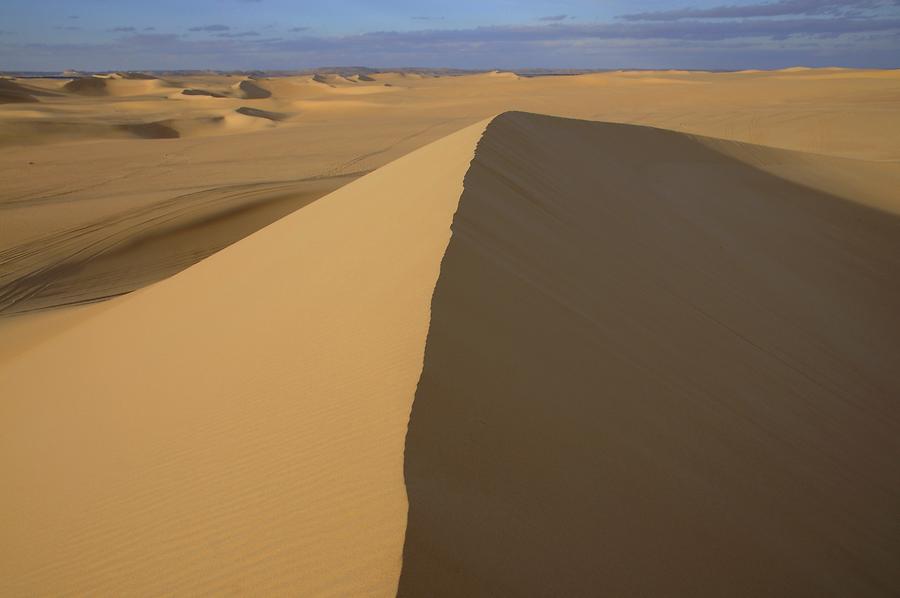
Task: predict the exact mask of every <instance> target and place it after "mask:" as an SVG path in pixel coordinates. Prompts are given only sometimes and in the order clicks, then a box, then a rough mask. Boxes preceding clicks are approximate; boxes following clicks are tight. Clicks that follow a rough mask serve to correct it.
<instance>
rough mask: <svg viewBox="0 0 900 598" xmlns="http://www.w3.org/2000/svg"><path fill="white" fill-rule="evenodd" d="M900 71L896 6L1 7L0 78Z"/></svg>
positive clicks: (778, 2)
mask: <svg viewBox="0 0 900 598" xmlns="http://www.w3.org/2000/svg"><path fill="white" fill-rule="evenodd" d="M801 64H802V65H808V66H827V65H838V66H855V67H862V66H870V67H887V68H893V67H900V0H773V1H762V2H753V1H735V2H730V1H728V0H708V1H703V2H684V1H681V0H636V1H631V2H625V1H623V0H564V1H546V0H524V1H512V0H480V1H475V0H455V1H446V0H438V1H433V2H415V1H413V0H380V1H363V0H320V1H317V2H311V1H306V0H180V1H176V0H150V1H147V0H144V1H140V2H137V1H131V0H80V1H74V0H0V70H62V69H66V68H74V69H82V70H117V69H179V68H183V69H202V68H215V69H301V68H313V67H317V66H330V65H365V66H373V67H397V66H431V67H456V68H501V69H503V68H505V69H509V68H527V67H540V68H708V69H740V68H780V67H785V66H794V65H801Z"/></svg>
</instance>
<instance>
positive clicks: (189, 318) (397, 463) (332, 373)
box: [0, 124, 484, 596]
mask: <svg viewBox="0 0 900 598" xmlns="http://www.w3.org/2000/svg"><path fill="white" fill-rule="evenodd" d="M483 128H484V125H483V124H479V125H475V126H473V127H471V128H467V129H465V130H463V131H460V132H458V133H456V134H454V135H451V136H450V137H448V138H446V139H444V140H442V141H440V142H438V143H436V144H433V145H430V146H428V147H426V148H423V149H422V150H420V151H418V152H416V153H415V154H413V155H410V156H408V157H405V158H402V159H400V160H398V161H396V162H394V163H393V164H391V165H389V166H387V167H385V168H383V169H381V170H379V171H378V172H376V173H373V174H371V175H369V176H368V177H366V178H365V179H363V180H360V181H358V182H356V183H353V184H351V185H348V186H347V187H345V188H343V189H341V190H339V191H337V192H335V193H334V194H332V195H330V196H329V197H327V198H326V199H323V200H322V201H319V202H316V203H314V204H312V205H310V206H307V207H306V208H304V209H302V210H300V211H299V212H297V213H295V214H293V215H292V216H289V217H287V218H285V219H283V220H280V221H279V222H277V223H275V224H273V225H272V226H270V227H268V228H266V229H264V230H262V231H260V232H259V233H258V234H257V235H255V236H252V237H250V238H248V239H246V240H244V241H243V242H241V243H238V244H237V245H235V246H233V247H231V248H229V249H227V250H225V251H223V252H221V253H219V254H217V255H215V256H213V257H211V258H210V259H208V260H205V261H203V262H201V263H200V264H198V265H197V266H196V267H194V268H191V269H189V270H187V271H185V272H183V273H182V274H181V275H178V276H175V277H174V278H171V279H169V280H167V281H165V282H162V283H160V284H158V285H155V286H152V287H150V288H147V289H144V290H142V291H140V292H138V293H135V294H132V295H129V296H127V297H123V298H121V299H118V300H113V301H111V302H107V303H105V304H100V305H99V306H93V307H91V308H88V311H87V312H82V313H80V314H79V319H78V321H77V322H75V323H72V322H68V323H67V325H68V329H66V330H64V331H62V332H58V333H57V334H56V335H55V336H54V335H46V336H45V338H44V339H43V342H40V343H37V344H36V345H35V344H34V343H32V344H31V345H30V346H28V347H26V348H24V349H23V351H22V352H21V353H20V354H19V355H17V356H15V357H13V358H11V359H7V360H6V361H5V363H3V360H0V363H3V364H2V365H0V397H3V400H2V401H0V422H2V424H0V425H2V428H3V429H2V433H0V476H2V479H3V480H4V491H3V493H2V497H0V529H3V542H2V543H0V594H2V595H4V596H33V595H68V594H73V595H95V596H96V595H106V596H111V595H141V596H153V595H156V596H158V595H167V594H173V593H174V594H179V595H197V594H229V593H240V594H253V595H267V596H268V595H285V596H298V595H299V596H320V595H321V596H350V595H362V596H390V595H393V594H394V593H395V591H396V585H397V579H398V576H399V571H400V557H401V551H402V547H403V534H404V529H405V520H406V498H405V491H404V485H403V442H404V437H405V433H406V423H407V419H408V416H409V409H410V405H411V402H412V399H413V394H414V392H415V386H416V382H417V380H418V376H419V373H420V371H421V366H422V356H423V352H424V347H425V335H426V332H427V326H428V312H429V304H430V300H431V295H432V292H433V289H434V285H435V281H436V279H437V276H438V268H439V264H440V260H441V257H442V255H443V252H444V250H445V248H446V245H447V241H448V239H449V237H450V223H451V220H452V217H453V213H454V211H455V210H456V206H457V202H458V200H459V196H460V194H461V192H462V181H463V176H464V174H465V171H466V169H467V167H468V165H469V162H470V161H471V159H472V155H473V152H474V148H475V144H476V142H477V140H478V137H479V136H480V135H481V132H482V130H483ZM98 308H99V309H100V312H99V313H96V311H95V310H96V309H98ZM57 325H58V324H57ZM43 332H44V333H46V330H44V331H43ZM47 337H50V338H47ZM20 340H21V339H20ZM7 357H8V356H7Z"/></svg>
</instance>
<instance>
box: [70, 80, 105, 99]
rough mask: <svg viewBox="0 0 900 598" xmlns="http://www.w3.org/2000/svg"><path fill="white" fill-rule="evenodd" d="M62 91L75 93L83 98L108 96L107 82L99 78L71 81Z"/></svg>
mask: <svg viewBox="0 0 900 598" xmlns="http://www.w3.org/2000/svg"><path fill="white" fill-rule="evenodd" d="M63 89H64V90H65V91H68V92H69V93H77V94H79V95H85V96H105V95H108V94H109V88H108V86H107V81H106V80H105V79H102V78H100V77H79V78H77V79H72V80H71V81H69V82H68V83H66V84H65V85H63Z"/></svg>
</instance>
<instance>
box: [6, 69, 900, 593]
mask: <svg viewBox="0 0 900 598" xmlns="http://www.w3.org/2000/svg"><path fill="white" fill-rule="evenodd" d="M0 180H2V181H3V185H2V187H0V336H2V342H0V427H2V434H0V475H2V479H3V480H4V486H5V488H4V491H3V494H2V497H0V528H2V529H3V530H4V532H3V540H2V542H0V594H2V595H11V596H20V595H21V596H30V595H65V594H73V595H160V594H187V595H196V594H224V593H236V594H255V595H333V596H346V595H366V596H370V595H385V596H387V595H395V594H397V593H399V594H400V595H404V596H443V595H445V596H497V595H504V596H505V595H509V596H529V595H540V596H551V595H560V596H580V595H597V594H604V595H612V596H639V595H641V596H643V595H673V596H698V595H709V596H722V595H729V596H760V595H791V596H832V595H833V596H848V595H872V596H881V595H883V596H891V595H896V594H897V593H900V569H898V568H897V566H896V563H897V562H898V561H900V540H898V539H900V529H898V527H897V526H898V521H900V509H898V505H900V476H898V475H897V465H896V464H897V463H898V462H900V403H898V402H897V398H898V397H900V376H898V373H897V372H900V191H898V190H900V72H896V71H860V70H846V69H816V70H810V69H788V70H785V71H772V72H756V71H753V72H741V73H696V72H672V71H665V72H615V73H601V74H591V75H578V76H555V77H550V76H547V77H520V76H517V75H515V74H512V73H485V74H480V75H467V76H459V77H433V76H426V75H421V74H412V73H403V74H400V73H383V74H376V75H372V76H353V77H342V76H337V75H319V76H310V77H285V78H259V79H249V78H244V77H236V76H232V77H228V76H223V75H209V76H192V77H182V78H176V77H172V78H147V77H142V76H134V75H112V76H107V77H102V78H100V77H93V78H88V79H75V80H69V79H0Z"/></svg>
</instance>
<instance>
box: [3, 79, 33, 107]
mask: <svg viewBox="0 0 900 598" xmlns="http://www.w3.org/2000/svg"><path fill="white" fill-rule="evenodd" d="M37 101H38V99H37V98H36V97H34V95H32V94H30V93H28V91H27V90H25V89H24V88H23V87H22V86H21V85H19V84H18V83H15V82H14V81H10V80H8V79H0V104H20V103H36V102H37Z"/></svg>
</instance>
